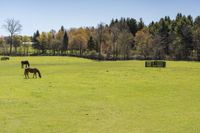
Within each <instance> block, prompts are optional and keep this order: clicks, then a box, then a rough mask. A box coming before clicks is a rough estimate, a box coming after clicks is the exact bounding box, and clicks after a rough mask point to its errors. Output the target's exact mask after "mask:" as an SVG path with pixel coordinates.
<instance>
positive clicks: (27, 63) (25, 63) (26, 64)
mask: <svg viewBox="0 0 200 133" xmlns="http://www.w3.org/2000/svg"><path fill="white" fill-rule="evenodd" d="M24 65H25V67H26V68H27V67H30V64H29V62H28V61H27V60H26V61H21V66H22V68H24Z"/></svg>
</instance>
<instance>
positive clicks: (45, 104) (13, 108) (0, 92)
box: [0, 57, 200, 133]
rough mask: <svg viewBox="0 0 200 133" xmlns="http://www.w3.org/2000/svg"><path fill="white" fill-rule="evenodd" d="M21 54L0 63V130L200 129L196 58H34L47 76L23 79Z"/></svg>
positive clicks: (159, 132) (119, 132)
mask: <svg viewBox="0 0 200 133" xmlns="http://www.w3.org/2000/svg"><path fill="white" fill-rule="evenodd" d="M23 59H27V58H11V60H10V61H8V62H0V132H3V133H6V132H9V133H10V132H15V133H22V132H29V133H32V132H33V133H38V132H43V133H46V132H50V133H58V132H66V133H133V132H134V133H164V132H165V133H174V132H175V133H176V132H177V133H180V132H181V133H184V132H185V133H194V132H200V76H199V74H200V64H199V63H195V62H189V63H188V62H167V64H168V67H167V68H166V69H155V68H144V67H143V66H144V62H142V61H126V62H95V61H90V60H84V59H77V58H68V57H31V58H28V60H29V61H30V62H31V64H32V66H34V67H37V68H39V69H40V70H41V72H42V76H43V78H42V79H37V80H35V79H30V80H25V79H24V77H23V69H21V68H20V64H19V62H20V61H21V60H23Z"/></svg>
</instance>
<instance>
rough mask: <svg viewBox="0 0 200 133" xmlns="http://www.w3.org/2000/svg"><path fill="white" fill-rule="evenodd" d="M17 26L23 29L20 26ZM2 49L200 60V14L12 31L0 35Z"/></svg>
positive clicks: (114, 57)
mask: <svg viewBox="0 0 200 133" xmlns="http://www.w3.org/2000/svg"><path fill="white" fill-rule="evenodd" d="M18 24H19V23H18ZM6 25H8V23H6V24H5V25H4V27H5V28H6V29H8V27H6ZM18 26H19V27H18V29H20V30H21V26H20V25H18ZM25 42H32V43H30V44H29V43H25ZM8 44H9V45H8ZM12 47H14V50H13V49H12ZM9 48H10V50H6V49H9ZM0 52H1V54H9V55H12V54H13V55H15V54H16V55H18V54H21V55H69V56H79V57H86V58H92V59H104V60H119V59H120V60H129V59H156V60H166V59H167V60H198V61H200V16H198V17H196V18H192V16H191V15H189V16H186V15H183V14H181V13H178V14H177V16H176V17H175V19H171V18H170V17H169V16H165V17H163V18H161V19H160V20H159V21H157V22H151V23H150V24H149V25H145V24H144V22H143V20H142V19H140V20H139V21H137V20H136V19H134V18H121V19H113V20H111V22H110V24H104V23H100V24H99V25H98V26H97V27H80V28H71V29H69V30H66V29H65V28H64V27H63V26H62V27H61V28H60V30H58V31H55V30H51V31H49V32H39V31H36V32H35V33H34V34H33V36H19V35H17V34H15V33H12V34H11V32H10V36H9V37H4V38H0Z"/></svg>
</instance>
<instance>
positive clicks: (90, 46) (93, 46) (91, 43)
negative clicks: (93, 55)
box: [88, 36, 96, 51]
mask: <svg viewBox="0 0 200 133" xmlns="http://www.w3.org/2000/svg"><path fill="white" fill-rule="evenodd" d="M88 49H89V50H90V51H92V50H96V44H95V41H94V39H93V37H92V36H90V39H89V40H88Z"/></svg>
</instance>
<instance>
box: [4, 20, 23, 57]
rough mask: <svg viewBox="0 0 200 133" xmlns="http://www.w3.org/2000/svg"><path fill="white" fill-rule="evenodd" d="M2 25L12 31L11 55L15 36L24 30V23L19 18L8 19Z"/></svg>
mask: <svg viewBox="0 0 200 133" xmlns="http://www.w3.org/2000/svg"><path fill="white" fill-rule="evenodd" d="M2 27H3V28H4V29H5V30H7V31H8V32H9V33H10V55H11V54H12V47H13V37H14V35H16V34H18V33H19V32H20V31H21V30H22V25H21V24H20V22H19V21H18V20H15V19H7V20H6V21H5V24H4V25H3V26H2Z"/></svg>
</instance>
